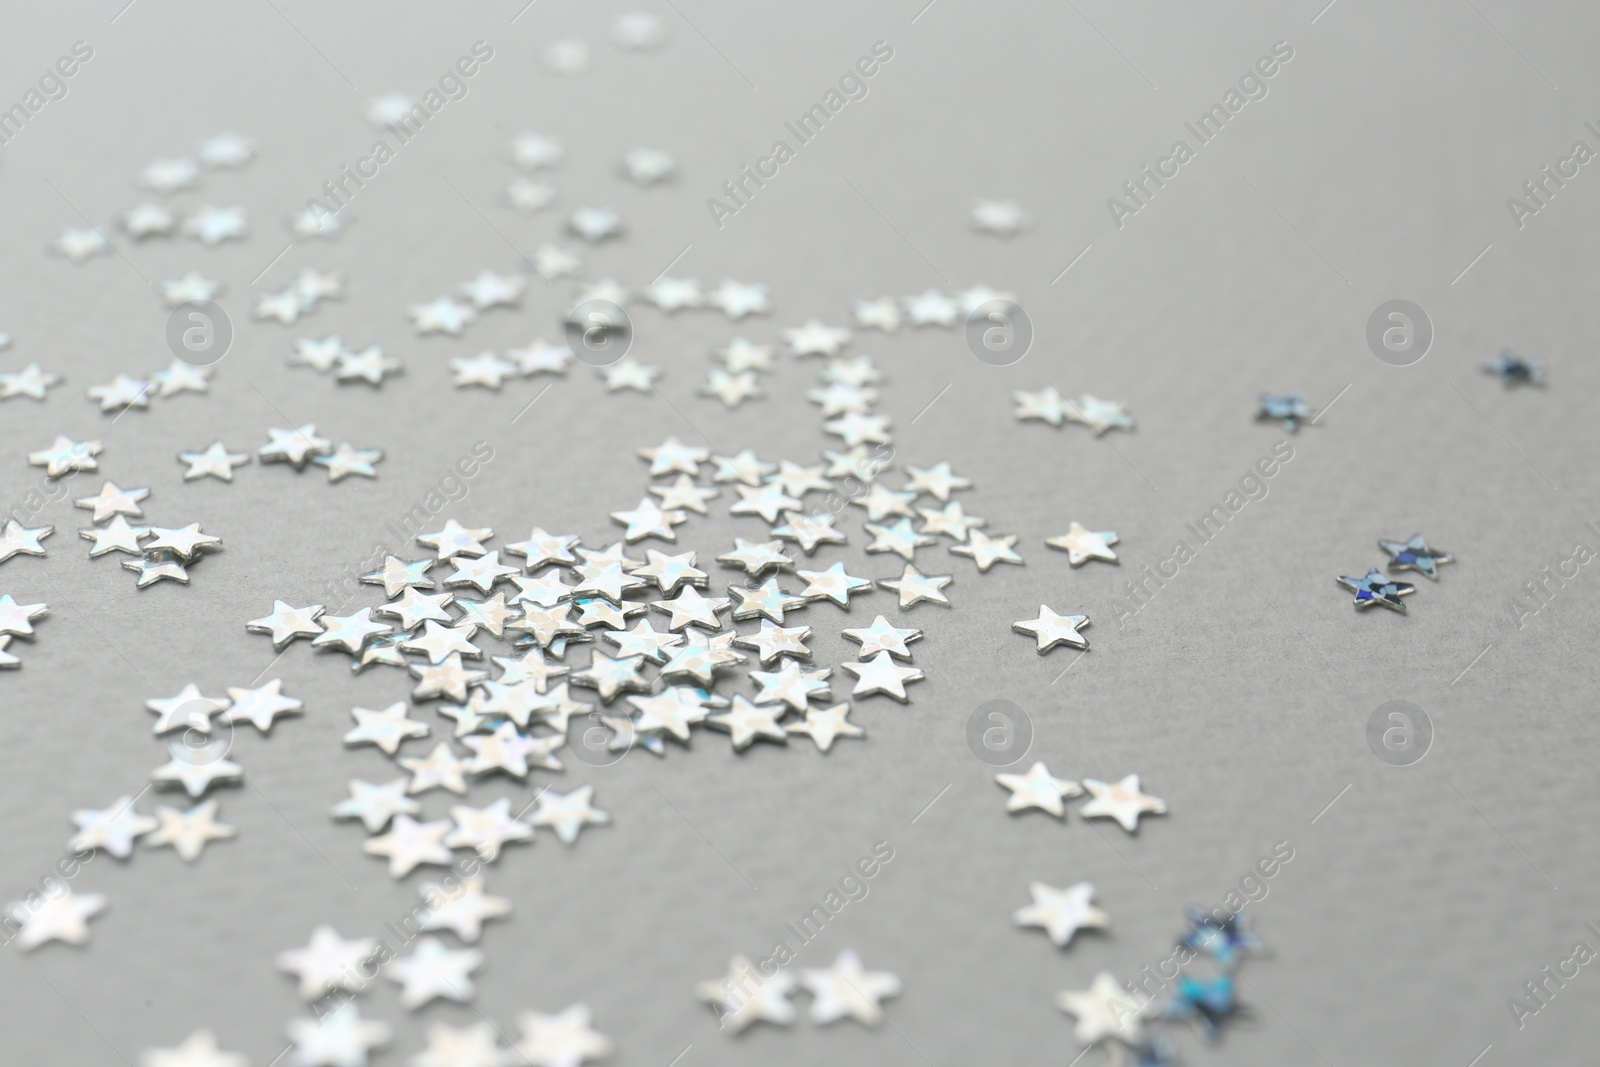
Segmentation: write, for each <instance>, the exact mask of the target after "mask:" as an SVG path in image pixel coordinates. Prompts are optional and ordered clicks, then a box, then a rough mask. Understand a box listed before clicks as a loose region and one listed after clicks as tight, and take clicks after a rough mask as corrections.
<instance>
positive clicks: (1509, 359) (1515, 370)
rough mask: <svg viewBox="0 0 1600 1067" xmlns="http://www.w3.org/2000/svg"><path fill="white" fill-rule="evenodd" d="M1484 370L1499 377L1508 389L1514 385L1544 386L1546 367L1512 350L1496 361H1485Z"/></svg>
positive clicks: (1503, 353) (1508, 350)
mask: <svg viewBox="0 0 1600 1067" xmlns="http://www.w3.org/2000/svg"><path fill="white" fill-rule="evenodd" d="M1483 369H1484V370H1485V371H1487V372H1488V373H1490V374H1494V375H1498V376H1499V378H1500V381H1501V383H1502V384H1504V385H1505V387H1506V388H1507V389H1509V388H1511V387H1512V386H1513V385H1543V384H1544V365H1543V364H1542V363H1540V362H1539V361H1538V360H1537V359H1523V358H1522V357H1521V356H1519V355H1517V354H1516V353H1515V352H1513V351H1511V350H1510V349H1507V350H1506V351H1504V352H1502V353H1500V355H1499V356H1498V357H1497V358H1495V359H1486V360H1484V361H1483Z"/></svg>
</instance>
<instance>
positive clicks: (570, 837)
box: [528, 785, 611, 845]
mask: <svg viewBox="0 0 1600 1067" xmlns="http://www.w3.org/2000/svg"><path fill="white" fill-rule="evenodd" d="M593 798H594V786H592V785H585V786H580V787H579V788H577V789H574V790H573V791H572V792H570V793H557V792H556V791H555V790H554V789H546V790H544V791H543V792H541V793H540V794H539V796H538V807H537V808H536V809H535V810H534V813H533V815H532V817H531V818H529V820H528V821H529V822H530V823H532V824H533V825H534V826H548V827H549V828H550V829H552V830H554V831H555V833H556V837H558V838H560V839H561V843H562V844H564V845H570V844H572V843H573V842H575V841H576V840H578V833H579V831H581V830H582V829H583V828H584V827H585V826H603V825H605V824H606V823H609V822H610V821H611V814H610V813H609V812H605V811H601V810H600V809H599V808H596V807H594V806H593V805H592V804H591V803H590V801H591V800H592V799H593Z"/></svg>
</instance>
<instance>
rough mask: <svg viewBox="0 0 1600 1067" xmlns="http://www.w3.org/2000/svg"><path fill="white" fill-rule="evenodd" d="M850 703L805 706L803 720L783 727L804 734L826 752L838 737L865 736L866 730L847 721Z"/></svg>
mask: <svg viewBox="0 0 1600 1067" xmlns="http://www.w3.org/2000/svg"><path fill="white" fill-rule="evenodd" d="M849 716H850V705H849V704H846V703H839V704H834V705H833V706H832V707H827V708H807V709H806V719H805V722H792V723H790V724H789V725H788V726H786V727H785V728H784V729H786V730H787V731H788V732H789V733H791V734H805V735H806V736H808V737H810V738H811V740H813V741H815V742H816V743H817V747H818V748H819V749H821V750H822V751H824V752H826V751H828V750H829V749H830V748H832V747H833V742H834V740H835V739H837V738H840V737H865V736H866V734H867V731H866V730H864V729H863V728H862V727H860V726H857V725H856V724H855V723H853V722H850V721H849Z"/></svg>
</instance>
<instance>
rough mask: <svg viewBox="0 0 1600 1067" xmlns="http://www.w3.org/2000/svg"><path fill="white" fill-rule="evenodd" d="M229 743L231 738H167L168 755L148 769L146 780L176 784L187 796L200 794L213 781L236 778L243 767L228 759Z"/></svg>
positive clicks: (230, 743) (163, 783)
mask: <svg viewBox="0 0 1600 1067" xmlns="http://www.w3.org/2000/svg"><path fill="white" fill-rule="evenodd" d="M232 747H233V740H232V739H231V738H218V739H216V740H213V741H208V742H206V743H205V744H203V745H190V744H187V743H185V742H184V741H169V742H167V754H168V755H170V756H171V757H172V758H171V759H170V760H168V761H167V762H166V763H163V764H162V765H161V766H159V767H157V768H156V769H155V770H154V771H152V772H150V780H151V781H152V782H154V783H156V785H159V786H171V785H176V786H180V787H182V789H183V790H184V792H186V793H188V794H189V795H190V796H191V797H198V796H201V795H203V794H204V793H205V791H206V790H207V789H210V788H211V784H212V783H213V782H236V781H238V780H239V779H240V778H242V777H243V776H244V768H243V767H241V766H239V765H238V764H237V763H235V762H233V761H232V760H230V759H228V750H229V749H231V748H232Z"/></svg>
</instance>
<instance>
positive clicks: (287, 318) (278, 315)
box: [250, 286, 309, 326]
mask: <svg viewBox="0 0 1600 1067" xmlns="http://www.w3.org/2000/svg"><path fill="white" fill-rule="evenodd" d="M307 310H309V309H308V308H307V307H306V306H305V303H304V302H303V301H302V300H301V299H300V293H299V292H298V291H297V290H296V289H295V288H294V287H293V286H291V287H289V288H288V289H284V290H281V291H279V292H276V293H257V294H256V302H255V306H254V307H252V308H251V309H250V313H251V314H252V315H254V316H255V317H256V318H258V319H263V320H264V319H276V320H278V321H279V322H281V323H283V324H284V325H285V326H287V325H289V324H290V323H293V322H297V321H299V319H300V314H301V312H303V311H307Z"/></svg>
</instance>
